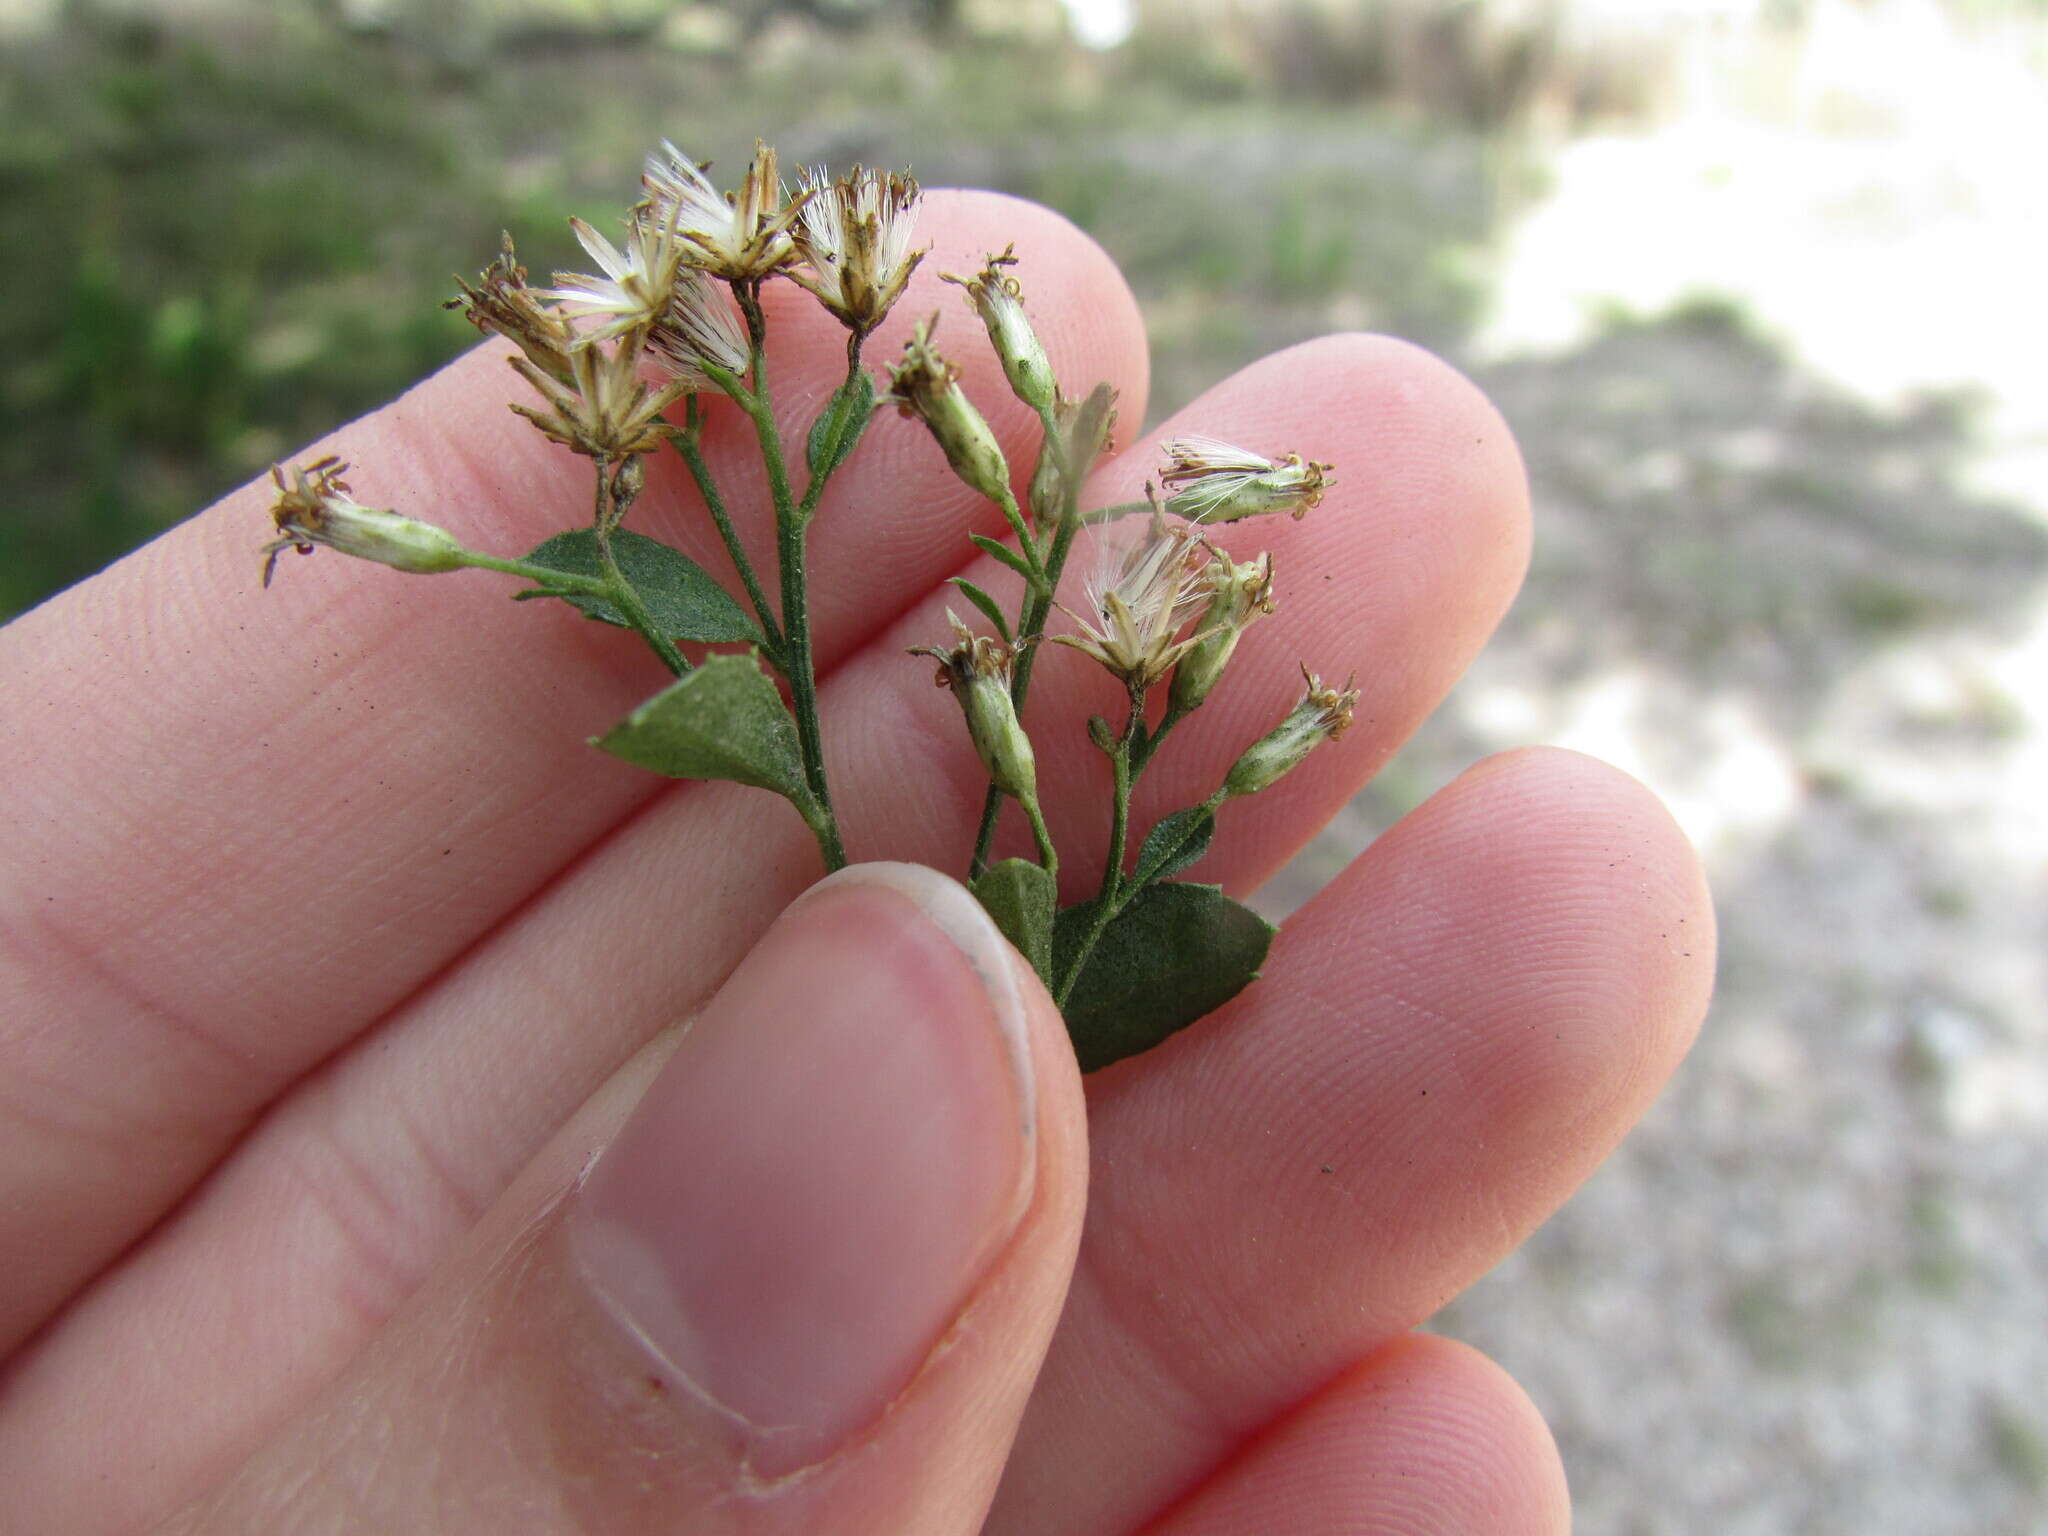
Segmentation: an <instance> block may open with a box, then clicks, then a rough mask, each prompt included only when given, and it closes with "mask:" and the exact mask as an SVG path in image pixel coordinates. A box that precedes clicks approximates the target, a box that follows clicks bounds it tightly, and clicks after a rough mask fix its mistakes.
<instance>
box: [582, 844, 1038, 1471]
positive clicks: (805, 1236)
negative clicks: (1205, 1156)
mask: <svg viewBox="0 0 2048 1536" xmlns="http://www.w3.org/2000/svg"><path fill="white" fill-rule="evenodd" d="M1033 1125H1034V1114H1033V1106H1032V1079H1031V1065H1030V1053H1029V1050H1028V1047H1027V1044H1026V1040H1025V1020H1024V1003H1023V993H1022V990H1021V985H1020V982H1019V980H1018V977H1017V975H1016V973H1015V972H1014V971H1013V970H1012V968H1011V961H1010V958H1009V954H1008V950H1007V946H1005V945H1004V943H1003V942H1002V939H1001V938H1000V936H999V935H998V934H997V932H996V930H995V927H994V925H993V924H992V923H991V922H990V921H989V920H988V918H987V916H986V915H985V914H984V913H983V912H982V910H981V907H980V904H979V903H977V902H976V901H975V900H974V898H973V897H972V896H970V895H969V894H968V893H967V892H966V891H965V890H964V889H962V888H961V887H960V886H958V885H956V884H955V883H953V882H952V881H950V880H948V879H946V878H945V877H944V876H942V875H938V874H936V873H934V872H933V871H931V870H927V869H922V868H918V867H916V866H913V865H904V864H868V865H859V866H856V867H854V868H852V869H848V870H844V871H842V872H841V873H839V874H837V875H835V876H833V877H832V878H830V879H828V880H826V881H824V882H823V883H822V884H820V885H818V886H817V887H815V888H813V889H812V890H811V891H810V892H809V893H808V894H807V895H805V896H804V897H803V899H802V900H800V901H799V902H798V903H797V904H796V905H795V906H793V907H791V908H790V910H789V911H788V912H786V913H785V914H784V915H783V916H782V918H781V919H780V920H779V921H777V923H776V924H775V926H774V927H773V928H771V929H770V930H769V931H768V933H767V935H766V936H765V937H763V938H762V940H761V941H760V943H759V944H758V945H757V946H756V947H755V948H754V950H753V952H752V953H751V954H749V955H748V956H747V958H746V960H745V961H743V962H742V963H741V965H740V967H739V969H738V970H736V971H734V972H733V974H732V976H731V978H730V979H729V980H728V981H727V982H726V984H725V986H724V987H723V988H721V989H720V991H719V993H718V995H717V996H716V997H714V998H713V999H712V1000H711V1002H710V1003H709V1004H708V1005H707V1006H706V1008H705V1009H704V1012H703V1013H702V1015H700V1016H699V1017H698V1018H697V1019H696V1020H695V1021H694V1022H693V1023H692V1024H691V1025H690V1026H689V1028H688V1030H687V1032H686V1033H685V1034H684V1036H683V1039H682V1041H681V1043H680V1044H679V1045H678V1046H677V1048H676V1051H675V1054H674V1055H673V1056H672V1057H671V1058H670V1059H669V1061H668V1062H667V1064H666V1065H664V1066H663V1068H662V1069H661V1071H660V1072H659V1073H658V1074H657V1075H656V1077H655V1080H654V1082H653V1084H652V1086H651V1087H650V1088H649V1089H648V1091H647V1094H646V1096H645V1097H644V1098H643V1099H642V1100H641V1102H640V1104H639V1106H638V1107H637V1108H636V1109H635V1110H634V1111H633V1114H632V1116H631V1117H630V1118H629V1119H628V1121H627V1122H626V1127H625V1129H624V1130H623V1131H622V1132H621V1133H620V1135H619V1137H618V1139H617V1140H616V1141H614V1142H613V1143H612V1145H611V1146H610V1147H609V1148H608V1149H607V1150H606V1151H605V1152H604V1154H603V1155H602V1156H601V1157H600V1158H599V1159H598V1161H597V1165H596V1166H595V1167H594V1168H593V1169H592V1170H591V1172H590V1175H589V1177H588V1179H587V1180H586V1181H585V1183H584V1186H583V1188H582V1189H581V1190H580V1191H579V1193H578V1194H577V1196H576V1198H575V1200H574V1201H573V1202H572V1203H571V1210H570V1212H569V1214H568V1217H567V1227H568V1241H569V1243H570V1246H571V1251H572V1252H573V1254H574V1256H575V1260H576V1263H577V1266H578V1268H579V1269H580V1270H581V1272H582V1275H583V1277H584V1279H585V1281H586V1282H587V1283H588V1284H589V1285H590V1287H591V1289H592V1290H593V1291H594V1292H595V1293H596V1295H597V1297H598V1299H599V1301H600V1302H601V1303H602V1305H603V1306H604V1307H605V1309H606V1310H608V1311H609V1312H610V1313H611V1314H612V1316H613V1317H614V1318H615V1319H616V1320H617V1321H618V1322H619V1323H620V1325H621V1326H623V1327H624V1328H625V1329H626V1331H627V1332H628V1333H629V1334H631V1335H632V1336H633V1337H634V1338H636V1339H638V1340H639V1341H640V1343H641V1344H642V1345H643V1346H644V1347H645V1348H646V1349H647V1350H648V1351H649V1352H651V1353H652V1354H653V1355H654V1357H655V1358H656V1361H657V1363H658V1366H659V1367H660V1368H661V1369H662V1370H664V1371H665V1372H667V1373H668V1374H669V1375H670V1376H672V1377H673V1384H674V1385H675V1386H676V1387H677V1388H678V1389H679V1390H680V1391H681V1392H683V1393H685V1394H687V1395H688V1396H690V1397H693V1398H695V1399H696V1400H697V1401H698V1402H699V1403H701V1404H702V1405H704V1406H705V1407H706V1408H708V1409H710V1410H711V1411H712V1412H713V1413H714V1414H715V1415H716V1416H717V1417H718V1418H720V1419H722V1420H723V1421H724V1422H725V1423H726V1425H727V1426H728V1427H729V1429H730V1431H731V1433H732V1435H733V1437H734V1439H735V1442H736V1443H735V1445H734V1447H733V1450H734V1453H735V1455H736V1456H737V1457H738V1458H739V1459H740V1460H741V1461H742V1463H743V1464H744V1465H745V1466H746V1467H747V1468H748V1469H749V1470H750V1471H751V1472H752V1473H753V1474H754V1475H756V1476H760V1477H769V1478H773V1477H781V1476H784V1475H787V1474H788V1473H790V1472H793V1471H795V1470H797V1469H799V1468H802V1467H807V1466H811V1465H813V1464H815V1463H817V1462H819V1461H822V1460H824V1459H825V1458H826V1457H827V1456H829V1455H831V1454H832V1452H833V1451H834V1450H836V1449H837V1448H838V1447H839V1446H841V1445H843V1444H845V1443H846V1442H847V1440H848V1439H849V1438H850V1437H852V1436H853V1435H855V1434H856V1433H858V1432H859V1431H860V1430H862V1429H863V1428H864V1427H865V1426H867V1425H868V1424H870V1423H872V1422H873V1421H874V1420H876V1419H877V1418H879V1417H880V1416H881V1414H882V1412H883V1411H884V1410H885V1409H886V1408H887V1406H888V1404H889V1403H890V1402H891V1401H892V1400H893V1399H894V1398H895V1397H896V1396H897V1394H898V1393H900V1392H901V1391H902V1390H903V1388H904V1386H905V1385H906V1384H908V1382H909V1381H910V1380H911V1378H912V1377H913V1376H914V1375H916V1373H917V1370H918V1368H919V1366H920V1365H921V1364H922V1363H923V1361H924V1360H925V1358H926V1357H927V1356H928V1355H929V1354H930V1353H931V1350H932V1347H933V1345H934V1344H936V1343H937V1342H938V1340H939V1339H940V1338H941V1337H942V1336H943V1335H944V1333H945V1332H946V1330H947V1329H948V1327H949V1326H950V1325H951V1323H952V1321H953V1319H954V1318H955V1316H956V1315H957V1314H958V1313H959V1311H960V1309H961V1307H962V1305H963V1304H964V1303H965V1301H966V1300H967V1298H968V1295H969V1294H970V1292H971V1291H972V1289H973V1287H974V1284H975V1282H976V1280H977V1279H978V1278H979V1277H980V1275H981V1274H982V1272H983V1271H984V1270H985V1269H986V1268H987V1266H988V1264H989V1261H990V1260H991V1259H992V1258H993V1257H994V1256H995V1254H996V1253H997V1251H998V1250H999V1249H1000V1248H1001V1247H1002V1246H1003V1245H1004V1243H1005V1242H1006V1241H1007V1240H1008V1238H1009V1236H1010V1234H1011V1232H1012V1231H1013V1230H1014V1229H1015V1227H1016V1225H1017V1222H1018V1220H1019V1218H1020V1217H1021V1216H1022V1215H1023V1212H1024V1209H1025V1207H1026V1206H1027V1205H1028V1204H1029V1201H1030V1195H1031V1182H1032V1170H1033V1168H1034V1166H1035V1161H1036V1155H1035V1151H1034V1148H1033V1146H1032V1133H1033Z"/></svg>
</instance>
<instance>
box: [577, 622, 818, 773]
mask: <svg viewBox="0 0 2048 1536" xmlns="http://www.w3.org/2000/svg"><path fill="white" fill-rule="evenodd" d="M594 745H596V746H599V747H602V748H603V749H604V750H605V751H607V752H609V753H611V754H612V756H614V757H623V758H624V759H625V760H626V761H627V762H629V763H637V764H639V766H641V767H642V768H651V769H653V770H654V772H656V773H663V774H667V775H668V776H669V777H670V778H672V779H730V780H732V781H733V782H734V783H735V784H752V785H754V786H756V787H757V788H760V789H772V790H774V791H775V793H777V794H778V795H783V796H785V797H787V798H788V799H790V800H792V801H794V802H795V803H796V805H797V807H798V809H800V810H801V809H803V808H804V807H805V806H807V805H809V803H810V790H809V788H808V786H807V785H806V784H805V783H804V765H803V757H802V754H801V753H800V751H799V750H798V747H797V737H796V721H794V720H793V719H791V718H790V714H789V710H788V709H787V708H786V707H785V706H784V704H783V702H782V695H781V694H780V693H778V692H777V691H776V688H775V684H773V683H772V682H770V681H769V680H768V677H767V674H765V673H764V672H762V670H761V666H760V663H759V662H757V661H755V659H754V658H753V657H752V656H714V657H712V658H711V659H710V660H709V661H707V662H705V663H704V664H703V665H702V666H701V667H698V668H696V669H695V670H694V671H691V672H687V673H685V674H684V675H683V676H681V677H679V678H677V679H676V680H675V681H674V682H673V683H670V684H669V685H668V687H666V688H664V689H663V690H662V691H661V692H660V693H657V694H656V695H655V696H654V697H653V698H651V699H649V700H648V701H647V702H646V703H645V704H642V705H641V706H640V707H639V708H638V709H636V710H634V711H633V713H631V714H630V715H628V716H626V718H625V719H624V720H621V721H620V722H619V723H618V724H617V725H615V726H613V727H612V729H611V730H610V731H609V732H608V733H606V734H605V735H604V736H601V737H598V738H596V740H595V742H594Z"/></svg>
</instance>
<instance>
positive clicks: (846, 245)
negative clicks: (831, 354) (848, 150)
mask: <svg viewBox="0 0 2048 1536" xmlns="http://www.w3.org/2000/svg"><path fill="white" fill-rule="evenodd" d="M797 186H798V188H799V189H800V194H801V196H802V198H803V200H804V202H803V214H802V219H801V222H800V223H799V224H798V226H797V229H796V243H797V247H798V249H799V251H800V252H801V253H802V256H803V259H804V260H805V262H807V263H808V264H809V266H810V272H809V274H808V275H805V274H802V273H798V274H795V276H796V280H797V281H798V282H799V283H801V284H803V286H804V287H806V288H808V289H810V291H811V292H812V293H814V294H816V295H817V296H818V301H819V302H820V303H821V304H823V305H824V306H825V307H826V308H827V309H828V310H830V311H831V312H832V313H833V314H835V315H837V316H838V317H839V319H840V320H841V321H842V322H843V323H845V324H846V325H847V326H848V327H849V328H850V329H852V330H853V331H855V332H857V333H858V334H860V335H863V336H865V335H866V334H867V333H868V332H869V331H872V330H873V329H874V328H875V327H876V326H877V325H879V324H881V321H882V317H883V316H884V315H886V314H888V313H889V308H890V306H891V305H893V304H894V303H895V302H896V300H897V299H898V298H899V297H900V296H901V295H902V293H903V286H904V284H905V283H907V282H909V281H910V274H911V272H912V271H914V270H915V269H916V267H917V264H918V262H919V261H921V260H923V259H924V252H922V251H912V250H911V249H910V234H911V230H912V229H913V227H914V226H915V225H916V222H917V201H918V196H919V193H918V186H917V182H916V180H915V179H914V178H913V177H911V176H910V175H909V174H907V173H904V172H896V171H889V172H883V171H866V170H862V169H861V168H860V167H859V166H855V167H854V169H853V171H852V173H851V174H850V175H848V176H846V177H844V178H842V179H840V180H838V181H834V180H833V179H832V175H831V173H830V172H829V171H827V170H826V169H825V168H824V167H823V166H810V167H807V168H805V169H803V170H800V171H798V172H797Z"/></svg>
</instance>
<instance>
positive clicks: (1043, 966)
mask: <svg viewBox="0 0 2048 1536" xmlns="http://www.w3.org/2000/svg"><path fill="white" fill-rule="evenodd" d="M973 891H974V894H975V897H976V898H977V899H978V900H979V901H980V902H981V904H982V906H983V907H985V908H986V909H987V910H988V915H989V916H990V917H992V918H994V919H995V923H996V926H997V927H998V928H1000V929H1002V931H1003V937H1004V938H1006V939H1008V940H1009V941H1010V942H1011V943H1012V944H1014V945H1016V946H1017V953H1018V954H1020V955H1022V956H1023V957H1024V958H1025V959H1026V960H1029V961H1030V962H1031V968H1032V969H1033V970H1034V971H1036V972H1038V975H1039V978H1040V979H1041V980H1042V981H1044V982H1045V984H1046V985H1047V986H1051V985H1052V925H1053V916H1054V913H1055V912H1056V910H1057V909H1058V907H1059V889H1058V887H1057V886H1056V885H1055V884H1054V882H1053V878H1052V876H1051V875H1049V874H1047V873H1046V872H1045V871H1044V870H1043V869H1042V868H1040V867H1039V866H1038V865H1036V864H1033V863H1031V862H1030V861H1029V860H1027V859H1005V860H1003V862H1002V863H1000V864H997V865H994V866H993V867H991V868H990V869H989V870H988V871H987V872H985V873H984V874H983V875H982V877H981V878H980V879H979V880H977V881H975V882H974V885H973Z"/></svg>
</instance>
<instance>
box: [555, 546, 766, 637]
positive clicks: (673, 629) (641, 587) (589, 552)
mask: <svg viewBox="0 0 2048 1536" xmlns="http://www.w3.org/2000/svg"><path fill="white" fill-rule="evenodd" d="M526 558H527V559H528V560H529V561H531V562H532V563H533V564H535V565H544V566H546V567H547V568H548V569H549V570H552V571H567V572H569V573H570V574H572V575H576V576H601V575H603V573H604V559H603V557H602V556H601V555H600V554H599V553H598V548H597V535H596V534H595V533H593V532H592V531H591V530H590V529H588V528H572V529H571V530H569V532H567V533H558V534H556V535H555V536H554V537H553V538H552V539H549V540H548V541H547V542H546V543H545V544H543V545H541V546H540V548H538V549H536V550H535V551H534V552H533V553H532V554H530V555H528V556H527V557H526ZM612 558H613V559H615V560H617V561H618V562H619V571H620V574H622V575H623V576H624V577H625V578H626V580H627V581H629V582H631V583H632V584H633V589H634V591H636V592H638V593H639V594H640V601H641V602H643V603H645V604H646V605H647V612H648V614H649V615H650V616H651V617H652V618H653V620H654V622H655V625H656V627H657V628H659V629H660V630H661V632H662V633H663V634H665V635H667V636H668V637H669V638H670V639H671V640H697V641H702V642H704V643H705V644H720V643H732V642H737V643H741V644H746V645H760V644H762V643H763V639H762V635H761V629H760V626H759V625H758V624H756V623H755V622H754V620H753V618H752V617H751V616H750V615H749V614H748V613H747V611H746V610H745V609H744V608H742V607H740V605H739V604H738V603H736V602H734V601H733V600H732V597H731V596H730V595H729V594H728V593H727V592H726V590H725V588H723V587H721V586H720V585H719V584H718V582H717V581H716V580H715V579H714V578H713V577H712V575H711V573H710V572H709V571H707V570H705V569H704V567H703V566H701V565H699V564H698V563H697V562H696V561H694V560H692V559H691V558H690V557H689V556H688V555H686V554H684V553H683V552H682V551H681V550H679V549H672V548H670V547H669V546H668V545H666V544H664V543H662V542H661V540H659V539H650V538H648V537H647V536H646V535H645V534H641V533H632V532H629V531H628V530H626V529H624V528H620V529H618V530H616V531H614V532H613V534H612ZM514 595H515V596H517V597H519V598H522V599H524V598H534V597H559V598H561V599H562V600H563V601H564V602H567V603H571V604H574V605H575V606H576V607H577V608H580V609H581V610H582V611H583V612H584V613H586V614H588V615H589V616H590V617H591V618H593V619H597V620H600V621H601V622H603V623H606V624H616V625H618V626H619V627H620V628H626V627H628V626H627V624H626V616H625V615H624V614H623V613H621V612H619V610H618V608H617V606H616V605H615V604H613V603H612V602H611V601H610V600H609V599H608V598H602V597H588V596H585V595H584V594H583V593H580V592H556V591H552V590H550V589H549V588H548V587H546V586H539V587H530V588H528V589H527V590H526V591H524V592H519V593H515V594H514Z"/></svg>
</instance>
